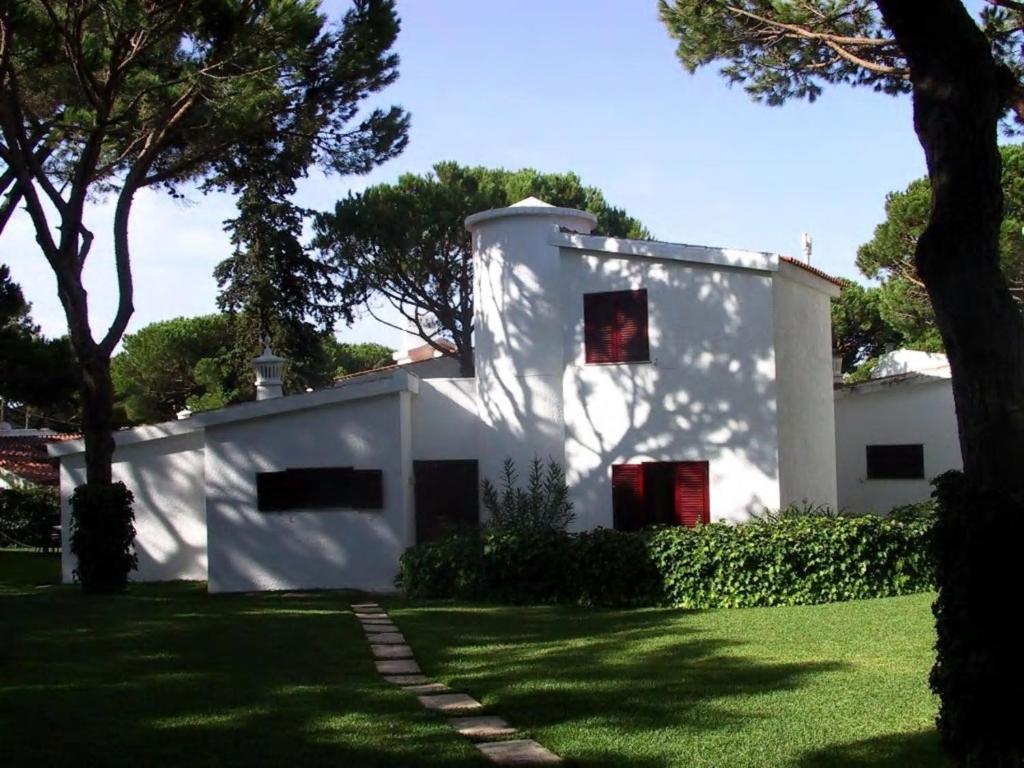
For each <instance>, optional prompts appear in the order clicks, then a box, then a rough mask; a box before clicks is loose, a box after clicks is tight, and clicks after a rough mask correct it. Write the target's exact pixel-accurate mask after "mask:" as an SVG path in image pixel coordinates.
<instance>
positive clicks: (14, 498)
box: [0, 486, 60, 548]
mask: <svg viewBox="0 0 1024 768" xmlns="http://www.w3.org/2000/svg"><path fill="white" fill-rule="evenodd" d="M58 504H59V502H58V498H57V491H56V489H54V488H47V487H43V486H30V487H27V488H2V489H0V533H2V534H3V536H0V539H7V543H12V542H13V543H14V544H18V545H22V546H29V547H40V548H45V547H49V546H50V545H51V543H52V530H53V526H54V525H56V524H58V523H59V522H60V511H59V506H58Z"/></svg>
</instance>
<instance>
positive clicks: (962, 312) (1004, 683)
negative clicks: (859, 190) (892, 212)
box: [878, 0, 1024, 766]
mask: <svg viewBox="0 0 1024 768" xmlns="http://www.w3.org/2000/svg"><path fill="white" fill-rule="evenodd" d="M878 5H879V8H880V9H881V11H882V14H883V16H884V18H885V21H886V23H887V24H888V26H889V27H890V29H891V30H892V31H893V34H894V35H895V38H896V40H897V42H898V44H899V45H900V48H901V49H902V50H903V52H904V53H905V54H906V56H907V61H908V64H909V66H910V78H911V83H912V86H913V100H914V127H915V130H916V131H917V135H918V138H919V139H920V141H921V146H922V147H923V148H924V151H925V157H926V160H927V163H928V174H929V178H930V180H931V185H932V209H931V213H930V217H929V221H928V225H927V227H926V228H925V231H924V233H923V234H922V235H921V238H920V240H919V241H918V244H917V249H916V252H915V263H916V266H917V270H918V273H919V274H920V275H921V278H922V280H923V281H924V283H925V286H926V288H927V290H928V294H929V296H930V298H931V301H932V306H933V307H934V309H935V317H936V321H937V324H938V327H939V331H940V333H941V334H942V339H943V341H944V342H945V346H946V352H947V354H948V356H949V362H950V366H951V368H952V372H953V396H954V400H955V403H956V413H957V422H958V426H959V432H960V445H961V450H962V453H963V460H964V476H963V483H962V484H957V483H955V482H953V481H951V480H945V481H943V482H942V483H940V484H939V501H940V510H939V521H938V524H937V533H936V541H937V546H936V556H937V581H938V586H939V598H938V600H937V601H936V604H935V609H934V610H935V615H936V627H937V631H938V641H937V644H936V649H937V652H938V658H937V661H936V664H935V668H934V669H933V671H932V687H933V689H934V690H935V691H936V692H937V693H938V694H939V696H940V711H939V717H938V725H939V731H940V735H941V737H942V741H943V745H944V747H945V748H946V750H947V752H948V753H949V754H950V755H951V756H952V757H953V758H954V760H955V761H956V762H957V763H958V764H959V765H963V766H1003V765H1006V766H1010V765H1014V766H1019V765H1021V764H1024V760H1022V757H1024V735H1022V734H1024V730H1022V729H1021V727H1020V725H1021V723H1020V722H1019V721H1020V716H1019V709H1018V708H1017V706H1016V705H1014V704H1009V702H1012V701H1019V700H1020V696H1021V694H1022V693H1024V657H1022V656H1021V655H1020V654H1019V652H1018V649H1017V647H1016V645H1017V643H1016V642H1014V641H1013V639H1012V637H1013V633H1011V632H1008V631H1007V614H1006V611H1007V608H1008V607H1009V606H1010V605H1014V604H1016V600H1015V599H1012V598H1011V599H1010V600H1009V601H1007V600H1006V599H1005V591H1006V590H1007V589H1010V590H1012V591H1013V592H1012V594H1016V593H1017V591H1018V590H1019V588H1020V576H1021V568H1020V565H1019V557H1020V551H1021V550H1024V540H1022V539H1024V536H1022V532H1024V528H1022V521H1024V503H1022V500H1024V323H1022V319H1021V315H1020V313H1019V312H1018V310H1017V309H1016V307H1015V305H1014V302H1013V299H1012V297H1011V295H1010V292H1009V289H1008V286H1007V284H1006V281H1005V280H1004V278H1003V275H1002V273H1001V271H1000V269H999V226H1000V223H1001V221H1002V205H1003V195H1002V188H1001V186H1000V157H999V149H998V143H997V136H998V123H999V120H1000V117H1001V116H1002V114H1003V112H1004V108H1005V105H1006V103H1007V99H1008V97H1009V92H1010V88H1011V86H1012V84H1013V80H1012V78H1011V77H1010V75H1009V72H1008V71H1006V70H1005V69H1004V68H1003V67H1002V66H1001V65H999V64H997V63H996V62H995V61H994V59H993V57H992V53H991V47H990V43H989V41H988V40H987V39H986V38H985V36H984V35H983V34H982V33H981V31H980V30H979V29H978V26H977V24H976V23H975V22H974V20H973V19H972V18H971V17H970V15H969V14H968V13H967V11H966V10H965V8H964V6H963V5H962V4H961V2H960V0H931V2H927V3H926V2H910V1H909V0H879V2H878Z"/></svg>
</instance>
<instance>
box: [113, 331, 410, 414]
mask: <svg viewBox="0 0 1024 768" xmlns="http://www.w3.org/2000/svg"><path fill="white" fill-rule="evenodd" d="M239 334H240V330H239V318H238V317H237V316H233V315H229V314H226V313H224V314H212V315H200V316H198V317H178V318H175V319H173V320H162V321H159V322H156V323H151V324H149V325H147V326H144V327H143V328H140V329H139V330H138V331H136V332H135V333H130V334H128V335H126V336H125V337H124V341H123V342H122V350H121V352H120V353H118V354H117V355H116V356H115V357H114V359H113V360H112V361H111V366H110V370H111V376H112V378H113V382H114V391H115V393H116V403H117V405H118V408H119V410H120V411H122V412H123V417H124V421H125V422H127V423H131V424H145V423H153V422H159V421H169V420H172V419H174V418H175V414H177V412H178V411H180V410H182V409H183V408H188V409H189V410H191V411H207V410H211V409H213V408H222V407H224V406H225V405H231V404H233V403H239V402H244V401H246V400H252V399H253V398H254V397H255V386H254V373H253V369H252V358H254V357H255V356H256V355H257V354H258V353H259V349H258V347H257V346H255V345H254V346H252V347H249V348H244V347H243V346H242V345H241V343H240V342H239ZM316 339H317V344H318V347H319V348H318V349H317V350H316V352H315V353H314V355H313V358H312V360H305V361H303V360H299V361H295V360H292V359H291V358H286V363H285V369H286V376H285V391H288V392H301V391H303V390H304V389H305V388H306V387H319V386H323V385H325V384H328V383H329V382H331V381H332V380H333V379H334V378H336V377H338V376H343V375H345V374H349V373H358V372H360V371H364V370H369V369H371V368H376V367H379V366H380V365H381V364H388V363H390V362H391V350H390V349H389V348H388V347H385V346H382V345H380V344H372V343H353V342H339V341H338V340H337V339H335V338H334V336H333V334H326V335H323V336H317V337H316ZM315 365H319V366H320V367H319V368H314V366H315ZM293 368H294V369H298V370H300V371H303V370H313V372H314V374H315V378H303V376H302V375H301V374H298V373H291V374H289V369H293Z"/></svg>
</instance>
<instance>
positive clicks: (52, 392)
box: [0, 264, 78, 429]
mask: <svg viewBox="0 0 1024 768" xmlns="http://www.w3.org/2000/svg"><path fill="white" fill-rule="evenodd" d="M30 310H31V305H30V304H29V303H28V302H27V301H26V300H25V296H24V294H23V293H22V291H21V287H20V286H19V285H18V284H17V283H15V282H14V280H12V279H11V273H10V269H9V268H8V267H7V265H6V264H0V360H2V361H3V364H2V365H0V399H3V400H4V401H5V403H6V404H7V405H8V406H11V405H15V404H16V405H18V406H22V407H29V408H31V409H35V410H37V411H41V412H42V415H44V416H45V417H46V418H47V420H46V421H44V422H43V426H47V427H56V428H58V429H62V428H63V429H67V428H68V427H70V426H72V425H73V422H72V419H73V418H74V413H73V412H74V405H75V393H76V390H77V388H78V382H77V381H76V380H75V377H74V371H73V368H72V365H71V347H70V346H69V345H68V340H67V338H61V339H47V338H45V337H43V336H42V335H41V334H40V333H39V327H38V326H37V325H36V324H35V323H34V322H32V316H31V314H30Z"/></svg>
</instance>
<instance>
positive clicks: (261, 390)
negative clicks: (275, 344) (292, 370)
mask: <svg viewBox="0 0 1024 768" xmlns="http://www.w3.org/2000/svg"><path fill="white" fill-rule="evenodd" d="M252 367H253V369H254V370H255V371H256V399H257V400H269V399H270V398H272V397H280V396H281V395H282V394H284V393H283V391H282V389H281V370H282V369H283V368H284V358H283V357H278V356H277V355H275V354H274V353H273V352H272V351H271V349H270V339H269V338H268V337H266V336H264V337H263V354H261V355H260V356H259V357H254V358H253V361H252Z"/></svg>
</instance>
